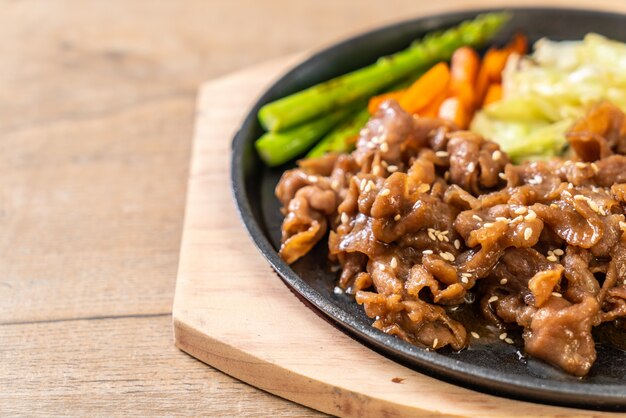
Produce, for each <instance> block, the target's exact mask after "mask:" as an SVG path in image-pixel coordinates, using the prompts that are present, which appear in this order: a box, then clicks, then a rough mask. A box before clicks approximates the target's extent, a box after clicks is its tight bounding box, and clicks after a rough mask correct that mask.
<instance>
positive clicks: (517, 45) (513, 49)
mask: <svg viewBox="0 0 626 418" xmlns="http://www.w3.org/2000/svg"><path fill="white" fill-rule="evenodd" d="M506 49H507V50H508V51H509V52H510V53H516V54H519V55H524V54H526V53H527V52H528V38H527V37H526V35H524V34H523V33H519V32H518V33H516V34H515V36H513V39H511V41H510V42H509V43H508V44H507V46H506Z"/></svg>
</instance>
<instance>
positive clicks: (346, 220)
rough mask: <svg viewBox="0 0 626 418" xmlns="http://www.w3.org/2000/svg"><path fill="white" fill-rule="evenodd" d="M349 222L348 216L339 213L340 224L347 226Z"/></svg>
mask: <svg viewBox="0 0 626 418" xmlns="http://www.w3.org/2000/svg"><path fill="white" fill-rule="evenodd" d="M349 220H350V218H349V217H348V214H347V213H345V212H342V213H341V223H344V224H347V223H348V221H349Z"/></svg>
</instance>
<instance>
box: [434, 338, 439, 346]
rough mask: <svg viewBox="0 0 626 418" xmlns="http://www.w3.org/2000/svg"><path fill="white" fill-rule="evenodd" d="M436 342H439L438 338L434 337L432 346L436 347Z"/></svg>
mask: <svg viewBox="0 0 626 418" xmlns="http://www.w3.org/2000/svg"><path fill="white" fill-rule="evenodd" d="M437 344H439V339H438V338H435V339H434V340H433V348H437Z"/></svg>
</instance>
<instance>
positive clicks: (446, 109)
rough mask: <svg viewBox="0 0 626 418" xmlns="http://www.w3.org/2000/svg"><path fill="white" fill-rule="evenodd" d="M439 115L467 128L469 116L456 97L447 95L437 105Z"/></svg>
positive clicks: (460, 126) (462, 127)
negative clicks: (439, 104)
mask: <svg viewBox="0 0 626 418" xmlns="http://www.w3.org/2000/svg"><path fill="white" fill-rule="evenodd" d="M439 117H440V118H442V119H448V120H450V121H452V122H454V123H455V124H456V125H457V126H458V127H459V128H461V129H465V128H467V126H468V124H469V121H470V116H469V114H468V112H467V110H466V109H465V107H464V106H463V103H462V102H461V100H460V99H459V98H458V97H448V98H447V99H446V100H444V101H443V103H441V106H440V107H439Z"/></svg>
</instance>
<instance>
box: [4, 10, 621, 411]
mask: <svg viewBox="0 0 626 418" xmlns="http://www.w3.org/2000/svg"><path fill="white" fill-rule="evenodd" d="M621 1H622V0H610V1H609V0H598V1H595V2H593V4H595V5H596V6H598V7H605V8H607V7H611V6H612V5H615V4H617V3H619V2H621ZM435 3H436V4H435ZM472 3H473V2H471V1H470V2H463V3H462V4H463V6H465V7H467V6H471V5H472ZM482 3H483V4H484V2H482ZM535 3H537V2H535ZM561 3H567V4H570V5H577V4H578V3H580V2H575V1H568V2H561ZM583 3H586V4H590V2H589V1H585V2H583ZM454 4H455V2H454V1H453V0H440V1H439V2H431V4H428V3H427V2H421V1H415V0H387V1H384V2H368V3H364V2H360V1H356V0H355V1H341V2H336V1H331V0H328V1H320V0H300V1H297V2H295V1H290V0H265V1H263V2H260V1H256V0H249V1H245V0H231V1H226V0H224V1H153V0H133V1H126V0H108V1H106V2H103V1H97V0H94V1H81V2H78V1H71V0H67V1H64V0H55V1H53V2H43V1H35V0H21V1H17V0H15V1H10V0H5V1H3V2H0V56H1V57H2V64H1V65H0V416H7V415H11V416H13V415H21V416H34V415H88V416H94V415H100V416H111V415H148V414H156V415H168V416H170V415H204V416H226V415H228V416H233V415H237V416H317V415H320V414H319V413H317V412H315V411H311V410H309V409H307V408H304V407H302V406H299V405H296V404H293V403H291V402H288V401H285V400H282V399H280V398H277V397H275V396H273V395H269V394H267V393H265V392H262V391H260V390H257V389H255V388H252V387H250V386H248V385H246V384H244V383H241V382H239V381H237V380H235V379H233V378H230V377H229V376H226V375H224V374H222V373H221V372H219V371H217V370H215V369H212V368H211V367H209V366H206V365H204V364H202V363H200V362H198V361H196V360H195V359H193V358H191V357H189V356H187V355H186V354H184V353H182V352H180V351H178V350H177V349H176V348H175V347H174V345H173V343H172V327H171V306H172V296H173V291H174V281H175V273H176V267H177V262H178V250H179V244H180V233H181V225H182V216H183V209H184V198H185V187H186V181H187V172H188V164H189V152H190V140H191V136H192V130H193V119H194V106H195V98H196V91H197V90H196V89H197V87H198V85H199V84H200V83H201V82H203V81H206V80H208V79H211V78H214V77H217V76H219V75H220V74H225V73H227V72H229V71H232V70H235V69H237V68H242V67H245V66H248V65H251V64H253V63H256V62H260V61H263V60H266V59H269V58H273V57H278V56H282V55H285V54H287V53H291V52H296V51H299V50H303V49H315V48H319V47H320V46H323V45H326V44H328V43H330V42H332V41H334V40H337V39H340V38H342V37H345V36H348V35H350V34H353V33H355V32H358V31H361V30H364V29H367V28H371V27H374V26H378V25H380V24H384V23H389V22H391V21H394V20H397V19H404V18H409V17H412V16H415V15H417V14H420V13H422V14H423V13H432V12H437V11H441V10H445V9H449V8H451V7H452V6H453V5H454ZM224 158H227V156H226V155H225V156H224Z"/></svg>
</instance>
